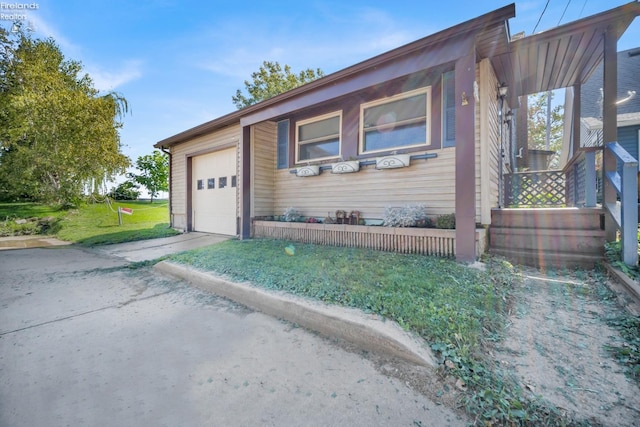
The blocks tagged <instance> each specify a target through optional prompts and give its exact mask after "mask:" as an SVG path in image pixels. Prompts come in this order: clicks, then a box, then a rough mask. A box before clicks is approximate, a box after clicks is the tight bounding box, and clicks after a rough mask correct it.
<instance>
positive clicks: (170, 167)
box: [160, 147, 173, 227]
mask: <svg viewBox="0 0 640 427" xmlns="http://www.w3.org/2000/svg"><path fill="white" fill-rule="evenodd" d="M160 151H162V152H163V153H164V154H166V155H167V156H169V227H173V203H172V200H171V196H172V193H171V185H172V184H173V173H172V171H173V167H172V166H173V162H172V158H171V151H169V150H166V149H165V148H164V147H160Z"/></svg>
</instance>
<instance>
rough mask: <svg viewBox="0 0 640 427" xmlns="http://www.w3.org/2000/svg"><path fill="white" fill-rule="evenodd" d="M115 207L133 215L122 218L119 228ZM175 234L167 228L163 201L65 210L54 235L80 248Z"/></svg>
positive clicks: (166, 206)
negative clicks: (128, 209)
mask: <svg viewBox="0 0 640 427" xmlns="http://www.w3.org/2000/svg"><path fill="white" fill-rule="evenodd" d="M118 207H121V208H130V209H132V210H133V215H124V214H123V215H122V225H118ZM176 234H179V232H178V231H176V230H174V229H172V228H169V214H168V202H167V201H156V202H154V203H149V202H145V201H127V202H119V201H116V202H111V203H105V202H102V203H87V204H86V205H83V206H82V207H80V208H79V209H76V210H71V211H69V213H68V214H67V215H66V217H65V218H64V219H63V220H62V222H61V230H60V231H59V232H58V234H57V236H58V238H60V239H62V240H68V241H71V242H75V243H80V244H83V245H103V244H111V243H122V242H129V241H134V240H144V239H153V238H158V237H168V236H173V235H176Z"/></svg>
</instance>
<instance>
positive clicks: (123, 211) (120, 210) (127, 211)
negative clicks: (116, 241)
mask: <svg viewBox="0 0 640 427" xmlns="http://www.w3.org/2000/svg"><path fill="white" fill-rule="evenodd" d="M122 214H125V215H133V209H131V208H121V207H118V225H122Z"/></svg>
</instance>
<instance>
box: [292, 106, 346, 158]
mask: <svg viewBox="0 0 640 427" xmlns="http://www.w3.org/2000/svg"><path fill="white" fill-rule="evenodd" d="M341 129H342V114H341V112H336V113H330V114H326V115H324V116H320V117H314V118H313V119H309V120H302V121H300V122H298V123H297V124H296V162H298V163H301V162H307V161H311V160H323V159H331V158H337V157H340V133H341V132H340V130H341Z"/></svg>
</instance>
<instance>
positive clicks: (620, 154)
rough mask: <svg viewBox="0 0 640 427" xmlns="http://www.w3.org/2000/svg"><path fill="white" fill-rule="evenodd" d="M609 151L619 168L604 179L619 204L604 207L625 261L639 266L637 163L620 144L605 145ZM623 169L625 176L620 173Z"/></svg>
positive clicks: (608, 173)
mask: <svg viewBox="0 0 640 427" xmlns="http://www.w3.org/2000/svg"><path fill="white" fill-rule="evenodd" d="M606 149H607V150H609V151H610V152H611V153H613V155H614V156H616V163H617V166H618V167H617V168H616V170H614V171H609V172H607V173H606V174H605V176H606V177H607V180H609V182H610V183H611V185H612V186H613V187H614V188H615V189H616V192H617V194H618V195H619V196H620V201H619V202H615V203H605V207H606V208H607V210H608V211H609V214H610V215H611V217H612V218H613V220H614V221H615V222H616V224H617V225H618V227H619V228H620V236H621V240H622V261H624V263H625V264H627V265H631V266H635V265H638V193H637V191H638V161H637V160H636V159H634V158H633V156H631V155H630V154H629V153H628V152H627V151H626V150H625V149H624V148H622V146H621V145H620V144H618V143H617V142H610V143H608V144H606ZM620 169H621V170H622V174H620V173H619V172H618V171H619V170H620Z"/></svg>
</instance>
